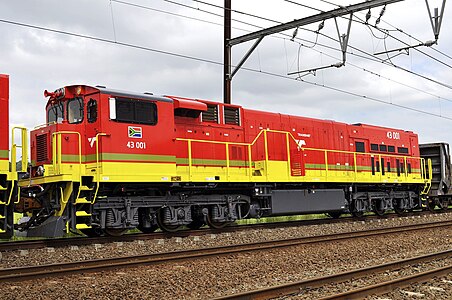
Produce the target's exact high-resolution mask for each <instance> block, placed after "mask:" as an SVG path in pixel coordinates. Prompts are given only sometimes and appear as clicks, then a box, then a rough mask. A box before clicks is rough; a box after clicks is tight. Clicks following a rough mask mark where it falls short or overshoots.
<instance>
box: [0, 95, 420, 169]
mask: <svg viewBox="0 0 452 300" xmlns="http://www.w3.org/2000/svg"><path fill="white" fill-rule="evenodd" d="M61 90H62V89H60V90H58V91H61ZM64 90H65V93H64V99H60V100H61V101H63V102H64V101H67V100H68V99H71V98H73V97H75V96H74V95H78V96H79V97H82V98H83V102H84V107H85V112H84V120H83V122H81V123H79V124H68V123H67V121H63V122H62V123H60V124H53V125H48V126H46V127H43V128H41V129H38V130H35V131H33V132H32V133H31V147H32V151H31V154H32V157H31V158H32V161H33V162H36V163H37V164H41V163H50V162H51V161H52V158H51V154H52V150H51V149H52V146H51V144H50V143H51V141H52V133H53V132H56V131H75V132H79V133H80V138H81V148H82V150H81V151H82V153H81V154H82V156H83V159H84V161H85V162H94V161H95V159H96V155H95V154H96V148H95V147H96V141H95V138H96V136H97V135H98V133H105V134H107V135H106V136H98V138H99V139H102V142H100V143H99V153H100V157H99V158H100V159H101V160H102V161H118V162H120V161H129V162H130V161H135V162H141V161H146V162H150V161H152V162H164V163H175V162H177V164H179V165H186V164H188V157H189V153H188V152H189V151H188V148H189V147H188V142H187V141H184V140H182V141H181V140H177V139H178V138H179V139H191V140H198V141H199V140H208V141H219V142H223V143H216V144H215V143H202V142H193V143H192V145H191V150H192V151H191V157H192V159H193V161H192V164H193V165H203V166H211V165H212V166H226V161H227V152H229V160H230V161H231V163H232V164H231V166H232V167H245V166H247V164H248V162H249V157H248V155H249V153H248V151H249V150H248V146H246V145H236V144H235V143H245V144H250V143H253V141H255V139H256V137H257V136H258V135H259V134H260V133H261V132H262V130H264V129H271V130H273V131H281V132H267V133H266V138H267V153H268V159H269V160H272V161H287V158H288V156H290V158H291V162H296V163H299V165H302V166H304V165H305V164H304V163H303V161H305V162H306V168H307V169H316V168H324V167H321V165H322V164H325V154H324V152H322V151H314V150H309V149H310V148H315V149H326V150H338V151H347V152H367V153H375V156H374V157H369V155H359V154H358V155H357V156H356V159H357V165H359V166H365V167H369V166H370V165H371V164H372V168H374V167H375V166H377V165H378V167H376V168H377V172H378V168H379V167H380V164H381V166H383V165H384V166H386V165H387V164H388V163H389V165H390V166H391V168H395V166H396V164H397V165H398V162H397V160H398V159H399V160H400V157H401V156H412V157H419V149H418V140H417V135H416V134H414V133H412V132H409V131H403V130H397V129H392V128H384V127H377V126H370V125H363V124H356V125H349V124H345V123H340V122H334V121H329V120H318V119H312V118H305V117H297V116H290V115H283V114H279V113H269V112H262V111H256V110H250V109H243V108H242V107H240V106H237V105H225V104H223V103H216V102H211V101H205V100H193V99H187V98H178V97H166V98H159V97H154V96H148V95H145V94H130V95H129V96H128V97H129V98H130V99H136V100H140V99H141V100H145V101H150V102H152V103H154V104H155V107H156V108H157V123H156V124H155V125H145V124H132V123H127V122H122V121H121V122H118V121H116V120H114V119H111V116H110V113H111V112H110V108H109V103H110V100H111V99H113V98H114V97H121V96H120V95H121V93H118V94H116V96H115V94H114V91H113V90H111V92H110V93H109V92H108V90H103V91H102V90H99V89H97V88H92V87H87V86H72V87H66V88H64ZM123 94H125V92H124V93H123ZM118 95H119V96H118ZM131 95H132V96H131ZM140 95H141V96H140ZM146 97H148V98H147V99H146ZM90 100H91V101H96V102H97V103H98V109H97V116H98V117H97V120H96V121H95V122H88V121H87V113H86V109H87V108H86V107H87V103H88V101H90ZM52 103H54V101H53V100H49V104H48V105H52ZM207 107H210V108H212V107H215V113H216V120H214V121H212V120H209V119H207V115H206V119H205V120H203V117H202V116H203V114H204V113H208V110H207ZM181 110H183V111H182V112H181ZM231 110H232V111H233V112H234V113H235V115H233V116H234V117H236V118H235V119H234V120H238V121H236V122H235V123H234V122H232V123H231V122H230V121H229V123H228V122H227V120H226V119H227V118H226V114H228V118H229V120H231V119H230V118H231ZM187 111H188V112H187ZM201 112H202V113H201ZM1 113H3V110H2V111H1ZM226 123H228V124H226ZM5 124H7V123H5ZM131 130H132V134H131ZM134 132H135V133H136V134H134ZM285 132H289V133H290V134H291V135H292V136H293V137H294V139H295V141H293V139H292V138H290V143H289V151H290V153H287V152H288V150H287V141H286V133H285ZM40 135H46V137H45V138H42V141H41V143H40V145H41V144H43V143H44V142H43V141H44V140H45V143H46V144H47V154H48V155H47V157H46V159H45V160H43V159H42V156H41V159H40V160H38V159H37V156H36V155H37V154H36V153H38V152H39V151H40V149H38V148H39V147H41V148H42V145H41V146H39V145H38V144H39V143H38V141H37V136H40ZM77 139H78V137H77V135H74V134H65V135H64V138H63V139H62V154H63V156H64V155H66V157H69V160H71V159H72V160H73V161H74V160H76V159H77V155H78V146H77V145H78V141H77ZM224 142H228V143H232V144H229V145H227V146H226V145H225V144H224ZM358 144H359V145H360V146H359V147H358ZM2 145H3V144H2ZM5 145H6V146H5ZM5 145H4V147H7V143H6V144H5ZM226 147H228V150H229V151H226ZM399 148H401V149H403V150H404V151H406V152H404V153H402V152H399V153H398V149H399ZM0 149H1V148H0ZM300 149H304V150H303V151H302V153H301V151H300ZM389 149H393V150H394V151H392V152H391V151H389ZM265 154H266V150H265V142H264V136H263V135H261V137H260V138H259V139H257V140H256V141H255V143H254V145H253V146H252V157H251V159H252V161H255V162H256V161H263V160H265V159H266V157H265ZM380 155H383V156H384V158H383V159H382V157H381V156H380ZM391 155H397V156H399V157H398V158H397V157H395V156H394V157H391ZM353 159H354V158H353V154H350V153H329V154H328V164H329V165H337V166H339V167H341V166H342V167H343V168H346V167H348V166H351V164H350V162H353ZM410 163H411V165H410V167H413V168H417V169H419V168H420V165H419V161H418V160H413V161H412V162H410ZM388 168H389V167H388ZM304 172H305V169H304V167H303V168H302V169H300V173H298V174H297V175H298V176H300V175H303V174H304ZM402 172H403V171H402Z"/></svg>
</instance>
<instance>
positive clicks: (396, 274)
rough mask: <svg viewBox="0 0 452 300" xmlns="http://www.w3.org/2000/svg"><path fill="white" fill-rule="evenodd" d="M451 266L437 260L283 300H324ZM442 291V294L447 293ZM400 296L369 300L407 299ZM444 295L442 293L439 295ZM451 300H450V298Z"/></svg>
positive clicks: (325, 287)
mask: <svg viewBox="0 0 452 300" xmlns="http://www.w3.org/2000/svg"><path fill="white" fill-rule="evenodd" d="M450 264H452V258H446V259H441V260H436V261H432V262H429V263H424V264H415V265H413V266H406V267H403V268H400V269H397V270H393V271H389V270H388V271H384V272H379V273H374V274H372V275H369V276H365V277H361V278H354V279H352V280H347V281H344V282H340V283H336V284H330V285H325V286H322V287H321V288H315V289H304V290H302V291H301V292H300V294H299V295H293V296H289V297H283V298H281V299H297V300H301V299H317V298H322V297H326V296H329V295H333V294H339V293H343V292H345V291H349V290H355V289H358V288H362V287H365V286H369V285H373V284H377V283H381V282H385V281H390V280H394V279H398V278H402V277H407V276H410V275H415V274H417V273H421V272H425V271H428V270H433V269H436V268H441V267H446V266H449V265H450ZM402 290H403V291H410V290H412V289H402ZM445 291H446V290H444V291H441V292H445ZM448 292H450V293H451V294H450V295H452V285H451V286H450V287H449V289H448ZM400 294H403V292H400V291H398V292H395V293H391V295H392V297H393V298H391V297H386V296H385V297H376V296H373V297H369V298H368V299H369V300H377V299H405V298H403V297H401V296H400ZM439 294H442V293H439ZM394 295H399V296H398V297H394ZM405 296H407V297H406V298H407V299H409V297H412V296H413V294H410V293H406V294H405ZM448 299H450V298H448Z"/></svg>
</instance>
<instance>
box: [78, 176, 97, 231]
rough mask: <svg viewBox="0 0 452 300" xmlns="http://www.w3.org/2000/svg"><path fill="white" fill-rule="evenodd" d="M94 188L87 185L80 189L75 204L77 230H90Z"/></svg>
mask: <svg viewBox="0 0 452 300" xmlns="http://www.w3.org/2000/svg"><path fill="white" fill-rule="evenodd" d="M92 191H93V188H92V187H89V186H85V185H81V186H80V187H79V191H78V195H77V198H76V199H75V202H74V210H75V228H76V229H81V230H83V229H90V228H92V226H91V216H92V211H93V201H92V200H91V194H92Z"/></svg>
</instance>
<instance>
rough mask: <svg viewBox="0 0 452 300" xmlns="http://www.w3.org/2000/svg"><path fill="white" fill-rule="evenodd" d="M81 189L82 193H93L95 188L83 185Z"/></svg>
mask: <svg viewBox="0 0 452 300" xmlns="http://www.w3.org/2000/svg"><path fill="white" fill-rule="evenodd" d="M79 189H80V190H81V191H92V190H93V188H90V187H88V186H86V185H81V186H80V188H79Z"/></svg>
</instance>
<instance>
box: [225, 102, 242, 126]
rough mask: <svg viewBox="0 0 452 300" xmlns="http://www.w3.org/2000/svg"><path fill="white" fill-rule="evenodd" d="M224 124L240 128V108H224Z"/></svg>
mask: <svg viewBox="0 0 452 300" xmlns="http://www.w3.org/2000/svg"><path fill="white" fill-rule="evenodd" d="M224 123H225V124H228V125H237V126H240V113H239V108H238V107H226V106H225V107H224Z"/></svg>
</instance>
